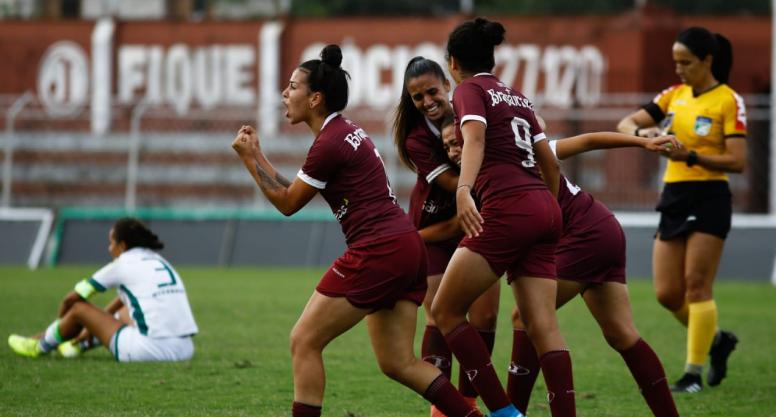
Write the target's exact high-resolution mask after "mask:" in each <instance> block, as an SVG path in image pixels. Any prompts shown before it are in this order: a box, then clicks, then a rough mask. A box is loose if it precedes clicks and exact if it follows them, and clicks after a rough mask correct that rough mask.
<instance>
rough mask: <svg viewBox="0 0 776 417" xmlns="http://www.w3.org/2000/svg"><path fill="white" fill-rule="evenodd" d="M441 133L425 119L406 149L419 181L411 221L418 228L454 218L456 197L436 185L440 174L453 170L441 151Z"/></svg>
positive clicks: (411, 202) (411, 135)
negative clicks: (436, 179)
mask: <svg viewBox="0 0 776 417" xmlns="http://www.w3.org/2000/svg"><path fill="white" fill-rule="evenodd" d="M440 135H441V133H440V132H439V129H437V128H436V126H434V125H433V124H432V123H431V122H430V121H429V120H428V119H426V118H424V119H423V120H422V121H420V123H418V125H417V126H415V127H414V128H413V129H412V130H411V131H410V133H409V135H407V140H406V141H405V145H404V146H405V147H406V149H407V153H408V154H409V157H410V160H411V161H412V163H413V164H415V168H416V170H417V174H418V179H417V181H415V187H413V189H412V194H411V195H410V219H412V224H414V225H415V227H417V228H418V229H422V228H424V227H426V226H429V225H432V224H434V223H439V222H441V221H444V220H447V219H449V218H451V217H453V216H455V213H456V212H455V194H453V193H450V192H448V191H446V190H444V189H443V188H442V187H439V186H438V185H436V184H435V183H434V179H435V178H436V177H437V176H439V174H441V173H443V172H445V171H447V170H448V169H453V167H452V165H451V164H450V161H449V160H448V159H447V156H446V155H445V154H444V149H443V148H442V139H441V137H440Z"/></svg>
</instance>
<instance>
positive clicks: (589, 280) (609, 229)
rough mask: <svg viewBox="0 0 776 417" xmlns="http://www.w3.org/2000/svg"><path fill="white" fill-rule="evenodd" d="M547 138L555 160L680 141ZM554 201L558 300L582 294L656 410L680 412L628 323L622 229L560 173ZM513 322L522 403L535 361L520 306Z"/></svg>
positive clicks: (654, 359) (514, 380)
mask: <svg viewBox="0 0 776 417" xmlns="http://www.w3.org/2000/svg"><path fill="white" fill-rule="evenodd" d="M550 145H551V148H552V149H553V150H554V152H555V154H556V155H557V156H558V158H559V159H566V158H568V157H571V156H573V155H576V154H578V153H582V152H586V151H589V150H594V149H604V148H615V147H626V146H641V147H644V148H645V149H647V150H650V151H653V152H663V151H665V149H668V148H669V147H671V146H678V142H676V139H675V138H674V137H672V136H663V137H659V138H655V139H645V138H639V137H636V136H630V135H623V134H619V133H607V132H602V133H588V134H583V135H579V136H575V137H571V138H567V139H561V140H557V141H553V142H550ZM558 201H559V203H560V207H561V210H562V212H563V226H564V227H563V237H562V238H561V240H560V242H559V244H558V249H557V251H556V252H555V256H556V265H557V268H558V278H559V280H558V294H557V307H558V308H560V307H562V306H563V305H564V304H565V303H567V302H568V301H570V300H571V299H572V298H574V297H576V296H577V294H580V295H581V296H582V299H583V300H584V301H585V304H586V305H587V308H588V310H589V311H590V313H591V314H592V315H593V317H594V318H595V319H596V321H597V322H598V325H599V326H600V327H601V332H602V333H603V335H604V338H605V339H606V341H607V343H609V345H610V346H611V347H612V348H613V349H614V350H616V351H617V352H618V353H620V355H621V356H622V358H623V360H624V361H625V364H626V365H627V366H628V369H629V370H630V371H631V374H632V375H633V378H634V379H635V381H636V383H637V385H638V386H639V389H640V391H641V394H642V396H643V397H644V399H645V400H646V402H647V405H648V406H649V408H650V409H651V410H652V413H653V415H655V416H660V417H676V416H678V415H679V413H678V412H677V410H676V405H675V404H674V401H673V398H672V397H671V391H670V390H669V388H668V383H667V381H666V376H665V372H664V371H663V365H662V363H661V362H660V359H659V358H658V356H657V355H656V354H655V352H654V351H653V350H652V348H651V347H650V346H649V344H647V342H645V341H644V340H643V339H642V338H641V336H640V335H639V333H638V331H637V330H636V327H635V325H634V324H633V318H632V315H631V308H630V301H629V300H628V288H627V286H626V284H625V235H624V234H623V231H622V227H621V226H620V223H619V222H618V221H617V219H616V218H615V217H614V215H613V214H612V212H611V211H610V210H609V209H608V208H607V207H606V206H605V205H603V204H602V203H600V202H599V201H596V200H595V199H593V196H592V195H590V194H589V193H587V192H585V191H583V190H582V189H581V188H579V187H578V186H576V185H575V184H573V183H571V182H570V181H569V180H568V179H567V178H566V177H564V176H561V184H560V190H559V194H558ZM513 325H514V329H515V330H514V333H513V346H512V363H511V364H510V367H509V376H508V383H507V392H508V394H509V397H510V398H511V399H512V402H513V404H515V406H516V407H517V408H519V409H521V410H527V408H528V400H529V399H530V396H531V390H532V387H533V384H534V382H535V381H536V377H537V375H538V372H539V360H538V356H537V353H536V350H535V349H534V346H533V344H532V343H531V341H530V339H529V337H528V335H527V333H526V332H525V330H524V326H523V324H522V322H521V320H520V314H519V312H518V310H517V309H515V311H514V314H513Z"/></svg>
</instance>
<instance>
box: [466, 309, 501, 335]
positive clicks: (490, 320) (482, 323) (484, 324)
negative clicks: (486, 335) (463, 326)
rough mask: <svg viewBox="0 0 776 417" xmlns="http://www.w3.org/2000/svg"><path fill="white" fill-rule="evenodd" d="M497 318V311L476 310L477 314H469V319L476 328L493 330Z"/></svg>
mask: <svg viewBox="0 0 776 417" xmlns="http://www.w3.org/2000/svg"><path fill="white" fill-rule="evenodd" d="M497 320H498V313H497V312H496V311H485V312H478V313H477V314H470V315H469V321H470V322H471V324H472V326H474V327H475V328H476V329H477V330H485V331H490V330H495V329H496V322H497Z"/></svg>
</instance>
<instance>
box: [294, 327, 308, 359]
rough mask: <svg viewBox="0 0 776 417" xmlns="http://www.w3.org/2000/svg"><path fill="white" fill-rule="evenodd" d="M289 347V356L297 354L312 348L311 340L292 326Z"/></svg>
mask: <svg viewBox="0 0 776 417" xmlns="http://www.w3.org/2000/svg"><path fill="white" fill-rule="evenodd" d="M289 348H290V349H291V357H294V356H298V355H300V354H303V353H304V352H306V351H309V350H311V349H312V340H311V339H310V337H309V336H308V335H307V334H306V333H305V332H303V331H301V330H299V328H297V327H294V329H293V330H291V335H290V336H289Z"/></svg>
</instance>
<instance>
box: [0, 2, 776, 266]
mask: <svg viewBox="0 0 776 417" xmlns="http://www.w3.org/2000/svg"><path fill="white" fill-rule="evenodd" d="M771 9H772V5H771V2H769V1H767V0H737V1H735V2H731V1H722V0H705V1H701V0H694V1H678V0H628V1H626V0H588V1H585V2H568V1H565V0H542V1H538V0H527V1H509V0H441V1H425V2H418V1H413V0H391V1H388V0H385V1H369V2H364V1H357V0H330V1H326V2H322V1H320V0H133V1H119V0H0V56H2V59H0V115H3V116H4V117H2V118H0V124H2V126H1V127H2V129H3V130H2V132H3V134H2V144H3V146H2V150H0V153H2V173H1V175H2V201H1V202H0V207H3V208H4V209H3V211H0V213H4V214H2V215H0V219H6V220H4V221H5V224H6V225H5V226H2V225H3V223H2V221H0V231H5V232H0V233H6V234H7V236H17V238H10V239H2V240H0V262H2V261H3V259H5V258H8V259H10V258H13V259H16V258H18V256H17V255H16V252H14V251H17V250H18V249H19V248H20V247H24V248H27V246H26V245H27V243H25V244H19V242H20V241H24V242H26V241H25V240H24V239H23V238H22V236H27V235H32V236H33V237H34V239H33V242H32V243H29V245H31V246H35V245H37V246H38V248H37V249H34V248H33V252H34V253H37V255H36V256H38V258H40V257H41V256H43V255H45V254H46V253H48V254H49V258H50V259H52V260H56V259H60V260H62V259H67V256H65V257H64V258H63V252H62V250H63V249H62V248H61V247H59V246H58V245H59V244H60V243H61V241H63V240H66V239H65V237H66V236H67V235H68V234H67V233H64V230H66V229H67V220H68V219H81V220H84V219H85V220H94V219H103V220H106V219H109V218H110V219H112V218H115V216H117V215H119V214H122V213H135V214H138V215H140V216H141V217H146V218H149V219H150V220H153V219H165V220H175V219H178V220H181V219H182V220H185V221H195V220H196V221H202V220H205V221H217V222H222V223H223V227H218V228H217V231H215V232H214V231H210V232H208V233H210V236H212V235H213V234H214V233H215V234H216V235H217V236H219V238H218V239H215V240H217V241H218V242H220V243H218V245H217V247H216V248H215V249H213V250H215V252H216V254H217V256H216V258H214V259H210V258H208V259H209V260H208V261H207V262H205V263H216V264H227V265H230V264H233V263H239V262H235V260H234V258H233V253H234V250H233V248H234V247H236V246H239V245H238V243H239V233H240V231H241V230H244V229H245V227H241V226H239V224H240V223H239V222H240V221H244V220H246V219H248V220H256V219H260V220H262V221H264V220H266V222H267V223H268V224H270V223H271V225H272V227H280V228H287V227H291V226H288V225H285V224H283V223H282V222H281V220H280V219H278V218H276V217H273V216H272V215H270V214H269V213H271V212H272V210H271V209H272V208H271V207H268V206H267V203H266V201H265V200H264V198H263V196H262V195H261V193H260V191H259V190H258V188H257V187H256V186H255V185H254V184H253V182H252V180H251V178H250V177H249V175H248V174H247V173H246V172H245V170H244V168H243V167H242V164H241V163H240V162H239V160H238V159H237V158H236V156H235V155H234V154H233V152H232V150H231V148H230V146H229V145H230V143H231V140H232V138H233V137H234V134H235V132H236V131H237V129H239V127H240V126H241V125H242V124H254V125H256V126H257V127H258V130H259V132H260V135H261V138H262V147H263V148H264V150H265V152H266V153H267V154H268V157H269V159H270V160H271V161H272V162H273V164H275V166H276V167H277V168H278V169H279V170H280V171H281V172H282V173H283V174H284V175H285V176H286V177H289V178H292V177H294V176H295V175H296V172H297V170H298V169H299V167H300V166H301V165H302V162H303V160H304V156H305V154H306V152H307V149H308V148H309V146H310V144H311V143H312V136H311V134H310V132H309V130H308V129H307V128H306V127H305V126H290V125H288V123H287V122H286V121H285V119H284V117H283V111H282V109H281V102H280V91H281V90H282V89H283V88H284V87H285V83H286V80H287V78H288V77H289V74H290V73H291V71H292V70H293V69H294V68H295V67H296V65H298V64H299V63H300V62H301V61H303V60H306V59H310V58H313V57H316V56H317V54H318V53H319V52H320V49H321V48H322V46H323V45H325V44H327V43H338V44H340V45H341V46H342V48H343V52H344V61H343V67H344V68H345V69H346V70H348V71H349V72H350V74H351V77H352V80H351V85H350V88H351V91H350V101H349V105H348V108H347V109H346V111H345V112H344V114H345V115H346V116H347V117H348V118H350V119H352V120H354V121H355V122H357V123H359V124H360V125H362V126H363V127H364V128H365V130H366V131H367V133H368V134H369V135H370V137H371V138H372V139H373V140H374V142H375V143H376V144H377V146H378V148H379V149H380V152H381V154H382V156H383V159H384V161H385V162H386V166H387V172H388V174H389V177H390V179H391V182H392V185H393V188H394V189H395V190H396V191H397V194H398V195H399V198H400V202H401V204H402V205H403V206H404V207H405V208H406V206H407V203H408V196H409V191H410V190H411V188H412V186H413V184H414V182H415V175H414V174H413V173H412V172H410V171H409V170H408V169H406V168H405V167H403V166H401V165H400V164H399V162H398V158H397V156H396V152H395V150H394V146H393V139H392V136H391V134H392V133H391V131H390V124H391V121H392V117H393V111H394V108H395V106H396V104H397V102H398V97H399V94H400V92H401V86H402V76H403V71H404V68H405V66H406V63H407V62H408V60H409V59H410V58H411V57H413V56H415V55H423V56H426V57H428V58H431V59H435V60H437V61H438V62H440V64H442V66H443V67H446V65H445V62H444V48H445V42H446V39H447V35H448V33H449V32H450V31H451V30H452V29H453V28H454V27H455V26H456V25H457V24H459V23H460V22H462V21H463V20H466V19H469V18H471V17H473V16H478V15H482V16H486V17H488V18H491V19H494V20H498V21H500V22H501V23H502V24H504V26H505V27H506V29H507V35H506V42H505V43H504V44H503V45H502V46H500V47H499V48H498V50H497V52H496V55H497V67H496V69H495V73H496V75H497V76H499V77H500V78H501V80H502V81H504V82H505V83H508V84H511V85H512V86H513V88H515V89H517V90H520V91H522V92H523V93H524V94H525V95H526V96H528V97H529V98H530V99H532V100H533V101H534V103H535V104H536V107H537V112H538V113H539V114H541V115H542V116H543V117H544V118H545V120H546V121H547V122H548V134H549V136H551V137H555V138H558V137H566V136H571V135H576V134H579V133H584V132H591V131H612V130H615V127H616V124H617V122H618V121H619V120H620V118H622V117H623V116H624V115H626V114H628V113H629V112H632V111H634V110H635V109H637V108H638V107H640V106H641V105H643V104H645V103H646V102H648V101H649V100H651V99H652V97H654V96H655V94H657V93H658V92H660V91H661V90H662V89H664V88H666V87H668V86H671V85H673V84H676V83H678V82H679V81H678V78H677V77H676V76H675V74H674V70H673V62H672V59H671V45H672V43H673V41H674V39H675V37H676V35H677V33H678V32H679V31H680V30H682V29H683V28H686V27H688V26H694V25H700V26H705V27H707V28H709V29H710V30H712V31H714V32H719V33H722V34H723V35H725V36H726V37H727V38H728V39H730V41H731V42H732V45H733V52H734V64H733V70H732V76H731V81H730V85H731V86H732V87H733V88H734V89H735V90H737V91H738V92H739V93H740V94H741V95H742V96H743V97H744V100H745V103H746V106H747V115H748V130H749V137H748V142H749V147H748V150H749V161H748V167H747V170H746V172H745V173H744V174H741V175H732V176H731V186H732V188H733V192H734V199H735V202H734V209H735V212H736V213H737V219H744V220H737V222H736V224H737V225H742V224H748V225H750V226H746V227H753V228H754V227H756V228H764V229H763V231H764V233H766V234H765V235H764V236H765V238H766V239H768V238H773V240H776V237H774V235H773V233H772V232H773V228H772V225H773V221H772V219H773V214H774V209H773V207H770V208H769V205H770V206H772V205H773V204H772V203H771V201H776V198H774V196H773V195H771V191H770V190H771V189H772V183H773V182H772V181H771V180H770V178H773V175H774V174H773V173H772V172H771V168H770V167H771V166H772V165H773V162H772V161H771V154H772V153H773V152H772V150H771V144H772V139H771V134H770V123H771V116H770V115H771V109H770V103H771V97H770V91H771V54H772V36H773V35H772V23H771V13H772V10H771ZM563 169H564V170H565V172H566V173H567V174H568V176H569V177H570V178H572V179H573V180H574V181H576V182H577V183H579V185H580V186H582V187H583V188H584V189H586V190H588V191H590V192H592V193H593V194H594V195H595V196H596V197H597V198H599V199H600V200H602V201H603V202H605V203H606V204H607V205H608V206H609V207H610V208H612V209H613V210H616V211H617V212H618V214H619V215H620V217H621V220H622V221H623V222H624V224H625V225H626V226H633V227H646V228H647V229H648V230H652V228H653V227H654V225H655V224H656V217H655V215H654V213H653V208H654V205H655V203H656V201H657V197H658V194H659V191H660V188H659V187H660V178H661V175H662V167H661V162H660V160H659V158H657V157H656V156H654V155H649V154H646V153H644V152H642V151H640V150H638V149H632V150H616V151H608V152H593V153H589V154H585V155H582V156H578V157H575V158H573V159H571V160H568V161H565V162H564V167H563ZM310 209H311V210H306V212H305V213H303V214H302V217H301V218H302V222H305V221H309V222H312V223H315V224H317V223H316V222H324V223H325V222H329V221H330V219H329V217H330V214H329V213H328V207H327V206H326V205H325V202H324V201H323V200H322V199H321V198H316V200H314V201H313V203H312V205H311V207H310ZM267 216H269V217H267ZM758 216H759V217H758ZM8 219H10V220H8ZM25 219H33V220H25ZM40 219H44V221H43V223H44V224H45V223H46V221H49V222H53V223H52V224H53V225H54V226H52V227H53V232H51V231H49V232H43V231H41V230H40V229H42V227H41V228H38V225H39V224H40ZM45 219H48V220H45ZM235 219H236V220H235ZM746 219H749V220H746ZM752 219H754V220H752ZM24 221H30V222H32V223H30V224H31V225H32V224H34V225H35V226H34V228H33V229H30V230H34V231H35V232H34V233H28V232H26V231H22V232H20V231H18V230H22V229H18V230H17V229H13V227H17V226H19V225H21V224H22V223H20V222H24ZM235 221H237V222H238V223H234V222H235ZM230 222H231V223H230ZM107 224H109V223H107ZM197 224H200V223H197ZM219 224H221V223H219ZM229 224H232V226H229ZM101 226H102V225H101ZM188 226H190V225H187V227H188ZM30 227H32V226H30ZM230 227H231V232H230V231H229V230H230ZM300 227H302V226H300ZM304 227H305V228H307V229H309V225H307V224H305V225H304ZM326 227H328V226H326ZM96 229H97V228H95V230H96ZM307 229H304V230H307ZM335 229H336V227H335ZM647 229H645V230H647ZM9 230H13V232H12V234H11V235H9V234H8V233H11V232H8V231H9ZM24 230H27V229H24ZM273 230H274V229H273ZM283 230H285V229H283ZM294 230H296V229H294ZM326 230H328V229H326ZM332 230H334V229H332ZM747 230H748V229H747ZM90 233H91V232H90ZM276 233H281V232H278V231H276ZM282 233H284V236H293V233H291V234H289V233H287V232H282ZM294 233H296V232H294ZM310 233H312V232H310ZM320 233H323V232H320ZM650 233H651V231H645V232H644V234H645V238H646V240H647V243H649V239H648V235H649V234H650ZM174 234H176V235H180V233H179V232H175V233H174ZM44 235H45V239H44V237H43V236H44ZM63 236H65V237H63ZM70 236H74V237H73V239H74V242H83V241H86V240H89V236H91V235H90V234H85V235H83V236H81V235H77V234H76V235H72V232H71V234H70ZM203 236H204V235H203ZM235 236H237V237H235ZM300 236H305V237H304V238H301V237H299V238H300V239H303V240H304V241H305V242H310V241H312V242H314V243H306V244H307V245H315V246H316V247H323V246H326V245H325V244H324V243H322V241H319V240H315V239H310V237H309V235H308V234H307V232H304V233H302V234H301V235H300ZM20 239H21V240H20ZM41 239H44V240H45V242H42V241H40V240H41ZM100 239H103V238H100ZM235 239H236V240H235ZM196 240H200V241H202V240H213V239H204V238H200V239H196ZM281 240H283V241H288V242H295V240H294V238H292V237H287V238H285V239H281ZM34 242H38V243H34ZM52 242H53V243H52ZM236 242H237V243H236ZM629 243H630V242H629ZM99 245H100V246H99V248H100V249H99V250H100V251H103V252H104V249H102V245H103V243H102V240H100V242H99ZM334 246H335V247H336V248H337V250H339V247H338V246H336V245H334ZM291 247H293V245H292V246H291ZM25 250H26V252H24V253H28V252H29V250H28V249H25ZM761 250H763V251H764V252H762V253H758V254H757V256H758V257H759V258H762V259H765V261H763V262H764V263H763V265H767V266H764V268H765V270H766V272H765V273H761V272H758V273H757V274H758V275H763V276H767V274H768V272H770V271H772V264H771V262H772V260H773V248H772V247H771V246H768V247H767V248H766V249H762V248H761ZM310 251H312V252H314V254H313V255H310ZM321 251H324V252H325V250H324V249H320V248H319V249H315V250H313V249H308V251H307V255H306V256H307V257H306V258H305V259H308V260H310V259H312V260H311V261H309V263H312V264H316V263H327V262H328V261H329V260H330V259H328V258H327V256H328V255H321V253H323V252H321ZM4 252H5V253H6V256H5V258H4V256H3V255H2V253H4ZM12 252H13V255H12V254H11V253H12ZM82 252H84V253H86V250H83V251H82ZM19 253H22V252H21V251H19ZM204 253H205V252H203V254H202V255H200V258H197V259H199V260H202V256H205V255H204ZM208 253H209V252H208ZM52 254H53V255H52ZM642 255H643V254H642ZM25 256H27V255H25ZM100 256H104V254H102V252H100ZM249 256H250V254H246V257H249ZM25 259H27V258H25ZM78 259H81V258H78ZM278 259H279V258H277V256H275V255H273V257H272V258H271V259H270V260H274V261H278ZM327 259H328V260H327ZM28 262H29V261H28ZM203 262H204V261H203ZM279 262H280V263H283V261H279ZM288 262H292V261H291V260H290V259H289V260H288ZM306 262H308V261H306ZM768 268H771V269H768ZM774 275H776V273H774Z"/></svg>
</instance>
